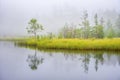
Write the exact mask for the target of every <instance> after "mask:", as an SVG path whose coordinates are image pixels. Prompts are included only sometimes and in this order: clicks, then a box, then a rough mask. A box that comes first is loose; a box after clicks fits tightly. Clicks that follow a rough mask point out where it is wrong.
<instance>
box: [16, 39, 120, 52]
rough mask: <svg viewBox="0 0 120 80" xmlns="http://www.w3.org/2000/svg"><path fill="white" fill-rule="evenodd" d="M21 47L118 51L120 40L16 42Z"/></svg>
mask: <svg viewBox="0 0 120 80" xmlns="http://www.w3.org/2000/svg"><path fill="white" fill-rule="evenodd" d="M18 44H21V45H28V46H36V47H37V48H39V49H42V48H44V49H68V50H120V38H113V39H45V40H43V39H42V40H37V41H36V40H34V39H28V40H26V41H22V42H18Z"/></svg>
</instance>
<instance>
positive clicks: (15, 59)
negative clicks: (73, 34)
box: [0, 42, 120, 80]
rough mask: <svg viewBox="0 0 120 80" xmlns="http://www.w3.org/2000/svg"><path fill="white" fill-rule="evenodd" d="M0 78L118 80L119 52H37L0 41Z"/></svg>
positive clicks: (119, 75)
mask: <svg viewBox="0 0 120 80" xmlns="http://www.w3.org/2000/svg"><path fill="white" fill-rule="evenodd" d="M0 80H120V52H105V51H97V52H95V51H94V52H93V51H92V52H91V51H89V52H85V51H84V52H83V51H81V52H78V51H53V50H52V51H51V50H42V51H40V50H39V51H38V50H32V49H29V48H22V47H18V46H15V45H14V43H11V42H0Z"/></svg>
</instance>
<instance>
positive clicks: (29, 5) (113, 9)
mask: <svg viewBox="0 0 120 80" xmlns="http://www.w3.org/2000/svg"><path fill="white" fill-rule="evenodd" d="M84 10H87V11H88V13H89V19H90V20H91V19H92V18H91V16H93V15H94V13H96V12H97V13H98V14H99V15H100V16H105V17H107V18H114V17H115V15H116V14H118V13H120V0H0V36H16V35H19V36H20V35H27V32H26V29H25V28H26V26H27V24H28V22H29V20H30V19H31V18H36V19H38V21H39V23H41V24H42V25H43V26H44V28H45V31H44V33H46V32H54V33H57V32H58V30H59V29H60V28H61V27H63V25H64V24H65V23H66V22H67V23H74V24H78V23H79V22H80V16H81V15H82V12H83V11H84Z"/></svg>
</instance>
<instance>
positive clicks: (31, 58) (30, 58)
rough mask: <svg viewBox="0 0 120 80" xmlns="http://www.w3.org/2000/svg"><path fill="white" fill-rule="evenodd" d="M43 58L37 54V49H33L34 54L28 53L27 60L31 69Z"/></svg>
mask: <svg viewBox="0 0 120 80" xmlns="http://www.w3.org/2000/svg"><path fill="white" fill-rule="evenodd" d="M43 61H44V58H42V57H38V56H37V50H36V49H35V54H33V55H32V54H29V55H28V58H27V62H28V64H29V66H30V68H31V69H32V70H36V69H37V67H38V65H39V64H42V63H43Z"/></svg>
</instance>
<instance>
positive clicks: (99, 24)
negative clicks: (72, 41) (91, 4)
mask: <svg viewBox="0 0 120 80" xmlns="http://www.w3.org/2000/svg"><path fill="white" fill-rule="evenodd" d="M104 37H107V38H114V37H120V15H118V18H117V20H116V21H115V23H114V24H112V22H111V20H108V21H106V22H105V20H104V18H103V17H101V18H100V20H98V14H97V13H96V14H95V15H94V25H93V26H91V25H90V21H89V20H88V13H87V11H85V12H84V13H83V15H82V18H81V23H80V24H79V27H77V26H76V25H74V24H70V25H69V24H67V23H66V24H65V25H64V27H63V28H62V29H61V30H60V32H59V38H83V39H88V38H104Z"/></svg>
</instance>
